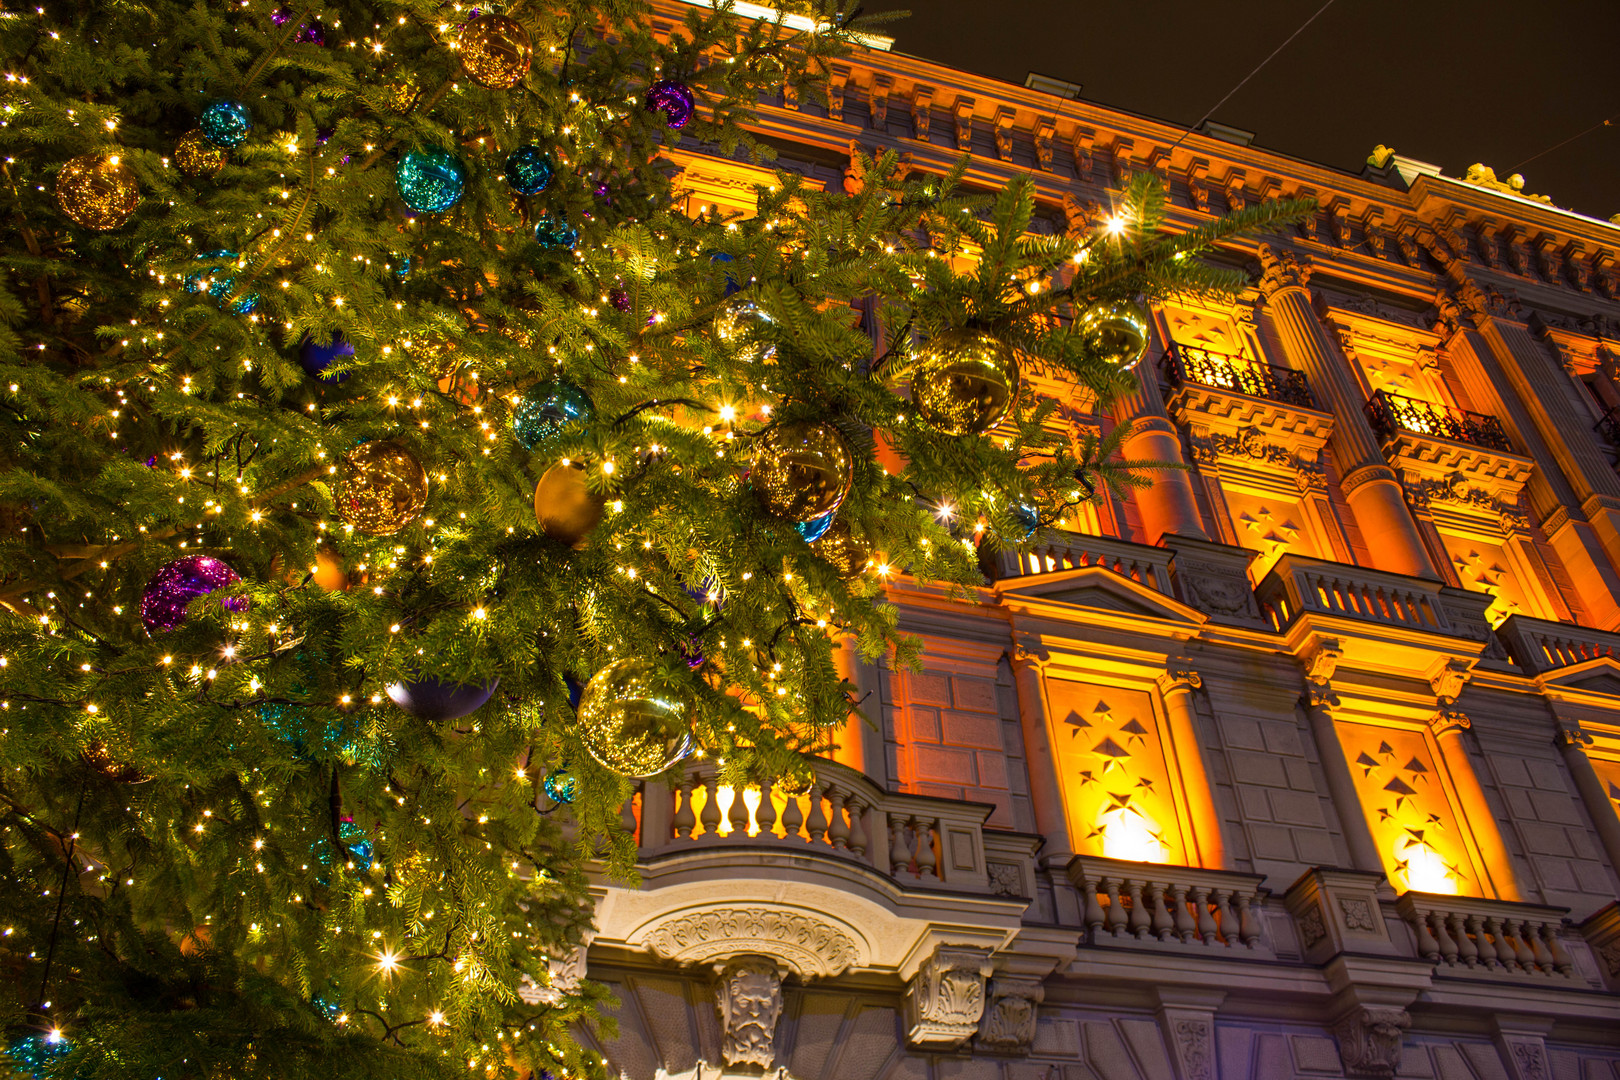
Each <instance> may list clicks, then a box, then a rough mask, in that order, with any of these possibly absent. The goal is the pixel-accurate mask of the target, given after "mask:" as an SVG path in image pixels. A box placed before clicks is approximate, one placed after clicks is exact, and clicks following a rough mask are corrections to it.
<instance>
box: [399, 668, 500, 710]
mask: <svg viewBox="0 0 1620 1080" xmlns="http://www.w3.org/2000/svg"><path fill="white" fill-rule="evenodd" d="M500 684H501V680H500V679H491V680H490V681H489V682H487V683H484V684H483V685H482V686H462V685H460V684H459V683H445V682H440V681H439V680H438V679H435V678H433V677H432V676H427V677H426V678H421V679H415V680H411V681H409V682H397V683H395V684H394V685H393V686H390V687H389V688H388V696H389V698H391V699H392V700H393V702H394V704H395V705H398V706H399V707H400V708H401V709H403V710H405V711H406V712H408V713H410V714H411V715H412V716H415V717H419V718H420V719H423V720H429V721H437V720H459V719H461V718H462V717H463V716H466V715H467V714H468V713H472V712H477V711H478V709H479V708H481V707H482V706H483V704H484V702H486V701H488V700H489V699H490V697H491V696H492V695H493V694H494V693H495V688H496V687H497V686H499V685H500Z"/></svg>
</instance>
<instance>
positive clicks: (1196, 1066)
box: [1175, 1020, 1215, 1080]
mask: <svg viewBox="0 0 1620 1080" xmlns="http://www.w3.org/2000/svg"><path fill="white" fill-rule="evenodd" d="M1213 1026H1214V1025H1212V1024H1211V1023H1210V1022H1209V1021H1208V1020H1177V1021H1176V1025H1175V1034H1176V1053H1177V1056H1178V1057H1180V1059H1181V1074H1182V1076H1184V1077H1186V1080H1214V1077H1215V1056H1214V1054H1213V1053H1212V1048H1211V1045H1210V1044H1211V1043H1212V1042H1213V1041H1214V1040H1213V1039H1211V1037H1210V1036H1211V1030H1210V1029H1211V1028H1212V1027H1213Z"/></svg>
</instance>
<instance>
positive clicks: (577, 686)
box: [563, 675, 585, 710]
mask: <svg viewBox="0 0 1620 1080" xmlns="http://www.w3.org/2000/svg"><path fill="white" fill-rule="evenodd" d="M563 685H564V686H566V687H568V707H569V708H570V709H574V710H578V709H579V699H580V696H581V695H582V694H584V693H585V684H584V683H582V682H580V681H579V680H578V679H576V678H574V677H573V676H572V675H564V676H563Z"/></svg>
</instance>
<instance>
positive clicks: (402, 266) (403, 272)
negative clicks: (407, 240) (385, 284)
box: [389, 254, 411, 281]
mask: <svg viewBox="0 0 1620 1080" xmlns="http://www.w3.org/2000/svg"><path fill="white" fill-rule="evenodd" d="M389 258H390V259H391V260H393V264H394V276H395V277H397V278H399V280H401V281H404V280H405V279H406V278H408V277H410V276H411V257H410V256H409V255H397V254H396V255H390V256H389Z"/></svg>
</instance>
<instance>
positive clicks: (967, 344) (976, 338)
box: [911, 330, 1018, 435]
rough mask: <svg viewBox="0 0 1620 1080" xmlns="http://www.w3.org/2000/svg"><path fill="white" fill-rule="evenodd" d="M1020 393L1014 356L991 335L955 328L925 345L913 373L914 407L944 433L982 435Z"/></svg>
mask: <svg viewBox="0 0 1620 1080" xmlns="http://www.w3.org/2000/svg"><path fill="white" fill-rule="evenodd" d="M1017 398H1018V360H1017V359H1016V358H1015V357H1014V356H1013V351H1012V349H1011V348H1010V347H1009V346H1007V345H1005V344H1003V343H1002V342H1001V341H999V340H998V339H996V338H995V337H994V336H992V335H990V334H986V333H983V332H980V331H975V330H958V331H954V332H952V333H948V334H944V335H941V336H940V337H938V338H935V339H934V340H933V341H931V342H929V343H928V345H927V346H925V347H924V348H923V351H922V355H921V356H920V357H919V359H918V361H917V366H916V368H915V369H914V370H913V371H912V373H911V400H912V402H913V403H914V404H915V405H916V406H917V412H918V413H919V414H920V415H921V416H922V418H923V419H924V420H926V421H928V423H929V424H931V425H932V426H933V427H935V428H937V429H938V430H939V431H941V432H943V433H945V434H946V435H982V434H984V433H985V432H986V431H989V430H990V429H991V428H993V427H995V426H996V425H997V424H998V423H1000V422H1001V418H1002V417H1004V416H1006V415H1007V413H1008V411H1009V410H1010V409H1011V408H1012V407H1013V402H1014V401H1016V400H1017Z"/></svg>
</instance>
